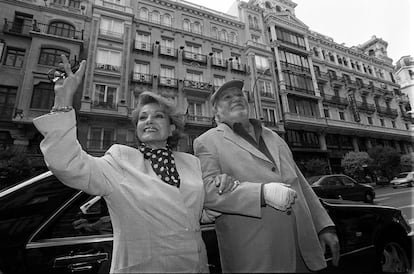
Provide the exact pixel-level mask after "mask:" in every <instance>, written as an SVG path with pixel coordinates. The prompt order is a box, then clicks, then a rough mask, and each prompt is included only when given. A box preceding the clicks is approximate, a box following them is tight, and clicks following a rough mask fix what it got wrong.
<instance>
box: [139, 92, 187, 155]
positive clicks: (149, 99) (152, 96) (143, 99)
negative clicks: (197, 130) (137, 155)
mask: <svg viewBox="0 0 414 274" xmlns="http://www.w3.org/2000/svg"><path fill="white" fill-rule="evenodd" d="M152 103H155V104H158V105H160V106H161V107H162V108H163V111H164V113H165V114H166V115H168V117H170V122H171V124H173V125H175V128H176V129H175V130H174V131H173V132H172V135H171V136H169V137H168V138H167V144H168V145H169V146H170V148H171V149H175V148H176V147H177V145H178V142H179V140H180V139H181V138H182V137H183V135H182V131H183V129H184V121H183V119H182V118H183V117H182V115H179V114H178V113H177V110H176V107H175V105H174V103H172V102H171V101H169V100H168V99H167V98H165V97H162V96H161V95H158V94H156V93H152V92H149V91H144V92H143V93H141V94H140V95H139V97H138V103H137V106H136V107H135V109H134V110H133V111H132V118H131V120H132V123H133V125H134V128H135V133H136V130H137V123H138V118H139V113H140V111H141V109H142V107H143V106H145V105H148V104H152ZM135 136H136V138H137V141H138V144H141V141H140V140H139V139H138V135H137V134H135Z"/></svg>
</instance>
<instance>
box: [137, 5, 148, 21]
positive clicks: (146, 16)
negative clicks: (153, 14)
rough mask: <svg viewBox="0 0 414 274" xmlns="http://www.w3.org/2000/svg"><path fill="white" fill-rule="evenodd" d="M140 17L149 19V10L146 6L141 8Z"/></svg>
mask: <svg viewBox="0 0 414 274" xmlns="http://www.w3.org/2000/svg"><path fill="white" fill-rule="evenodd" d="M139 19H141V20H146V21H148V10H147V9H146V8H141V9H140V10H139Z"/></svg>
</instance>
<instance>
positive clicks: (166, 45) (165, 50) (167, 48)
mask: <svg viewBox="0 0 414 274" xmlns="http://www.w3.org/2000/svg"><path fill="white" fill-rule="evenodd" d="M160 52H161V54H165V55H171V56H175V51H174V40H172V39H170V38H161V48H160Z"/></svg>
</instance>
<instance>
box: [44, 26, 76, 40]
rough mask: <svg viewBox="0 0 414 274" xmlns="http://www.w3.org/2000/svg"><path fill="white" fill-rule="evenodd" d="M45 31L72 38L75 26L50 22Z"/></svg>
mask: <svg viewBox="0 0 414 274" xmlns="http://www.w3.org/2000/svg"><path fill="white" fill-rule="evenodd" d="M47 33H48V34H53V35H57V36H62V37H68V38H74V37H75V27H74V26H72V25H69V24H67V23H64V22H52V23H50V25H49V28H48V30H47Z"/></svg>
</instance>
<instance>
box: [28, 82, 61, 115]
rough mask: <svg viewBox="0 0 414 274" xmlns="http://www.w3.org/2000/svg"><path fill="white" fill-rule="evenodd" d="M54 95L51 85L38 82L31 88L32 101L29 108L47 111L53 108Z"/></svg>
mask: <svg viewBox="0 0 414 274" xmlns="http://www.w3.org/2000/svg"><path fill="white" fill-rule="evenodd" d="M54 95H55V93H54V90H53V84H52V83H48V82H40V83H39V84H37V85H35V86H34V87H33V95H32V101H31V102H30V108H35V109H45V110H49V109H51V108H52V106H53V102H54V98H55V96H54Z"/></svg>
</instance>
